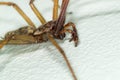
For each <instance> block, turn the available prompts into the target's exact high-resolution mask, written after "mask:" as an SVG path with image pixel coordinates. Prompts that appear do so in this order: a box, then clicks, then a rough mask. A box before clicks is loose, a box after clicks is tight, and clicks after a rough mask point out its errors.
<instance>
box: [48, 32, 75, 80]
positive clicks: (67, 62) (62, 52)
mask: <svg viewBox="0 0 120 80" xmlns="http://www.w3.org/2000/svg"><path fill="white" fill-rule="evenodd" d="M47 35H48V38H49V40H50V41H51V42H52V44H53V45H54V46H55V47H56V48H57V49H58V50H59V51H60V53H61V54H62V56H63V58H64V60H65V62H66V64H67V66H68V68H69V70H70V72H71V74H72V76H73V78H74V80H77V77H76V75H75V73H74V71H73V69H72V66H71V65H70V62H69V60H68V58H67V56H66V54H65V52H64V50H63V49H62V48H61V47H60V46H59V45H58V43H57V42H56V41H55V40H54V38H53V37H52V36H51V35H50V34H47Z"/></svg>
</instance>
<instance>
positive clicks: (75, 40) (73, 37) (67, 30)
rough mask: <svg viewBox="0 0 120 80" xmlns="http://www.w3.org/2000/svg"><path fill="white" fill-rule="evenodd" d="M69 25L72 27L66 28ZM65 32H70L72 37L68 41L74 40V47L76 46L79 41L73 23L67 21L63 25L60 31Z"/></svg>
mask: <svg viewBox="0 0 120 80" xmlns="http://www.w3.org/2000/svg"><path fill="white" fill-rule="evenodd" d="M69 27H72V30H71V29H68V28H69ZM65 32H69V33H71V35H72V38H71V39H70V42H71V41H74V42H75V47H76V46H77V45H78V42H79V41H78V34H77V30H76V27H75V24H74V23H72V22H69V23H67V24H66V25H65V26H64V29H63V31H62V33H65Z"/></svg>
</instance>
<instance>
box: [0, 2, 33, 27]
mask: <svg viewBox="0 0 120 80" xmlns="http://www.w3.org/2000/svg"><path fill="white" fill-rule="evenodd" d="M0 5H7V6H13V8H15V9H16V11H17V12H18V13H19V14H20V15H21V16H22V17H23V18H24V20H25V21H26V22H27V23H28V24H29V25H30V26H32V27H34V28H35V25H34V23H33V22H32V21H31V20H30V18H29V17H28V16H27V15H26V14H25V13H24V12H23V11H22V10H21V9H20V7H19V6H18V5H17V4H15V3H12V2H0Z"/></svg>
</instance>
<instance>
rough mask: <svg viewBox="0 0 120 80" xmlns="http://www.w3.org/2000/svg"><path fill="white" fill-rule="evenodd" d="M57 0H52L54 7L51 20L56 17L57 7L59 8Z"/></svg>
mask: <svg viewBox="0 0 120 80" xmlns="http://www.w3.org/2000/svg"><path fill="white" fill-rule="evenodd" d="M58 1H59V0H53V3H54V7H53V20H56V19H58V8H59V5H58Z"/></svg>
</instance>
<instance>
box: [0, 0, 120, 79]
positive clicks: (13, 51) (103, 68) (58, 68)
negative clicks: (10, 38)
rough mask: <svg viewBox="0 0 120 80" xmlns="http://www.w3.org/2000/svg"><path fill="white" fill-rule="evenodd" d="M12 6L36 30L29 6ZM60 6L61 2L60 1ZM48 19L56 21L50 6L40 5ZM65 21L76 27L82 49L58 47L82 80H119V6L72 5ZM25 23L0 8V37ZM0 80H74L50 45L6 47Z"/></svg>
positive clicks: (93, 1)
mask: <svg viewBox="0 0 120 80" xmlns="http://www.w3.org/2000/svg"><path fill="white" fill-rule="evenodd" d="M0 1H13V2H15V3H16V4H18V5H19V6H21V8H22V9H23V10H24V12H25V13H27V15H28V16H29V17H30V18H31V19H32V20H33V21H34V23H35V24H36V25H37V26H38V25H40V23H39V21H38V19H37V18H36V16H35V15H34V14H33V12H32V11H31V9H30V7H29V5H28V3H29V0H0ZM60 1H61V0H60ZM35 4H36V5H37V7H38V8H39V10H40V11H41V12H42V13H43V16H44V17H45V19H47V20H50V19H51V16H52V2H51V0H36V2H35ZM67 12H73V14H67V21H66V22H68V21H72V22H74V23H75V24H76V26H77V29H78V33H79V38H80V44H79V45H78V47H76V48H75V47H74V45H73V43H69V42H68V39H67V40H65V41H62V42H61V41H58V43H59V44H60V45H61V47H62V48H63V49H64V50H65V52H66V55H67V56H68V59H69V61H70V62H71V65H72V67H73V69H74V71H75V73H76V75H77V78H78V80H120V76H119V75H120V0H79V1H78V0H70V3H69V7H68V10H67ZM23 25H27V23H26V22H25V21H24V20H23V19H22V18H21V16H19V14H18V13H17V12H16V11H15V10H14V9H13V8H12V7H5V6H0V36H3V34H5V33H6V32H8V31H10V30H14V29H17V28H19V27H21V26H23ZM0 80H73V79H72V76H71V73H70V72H69V70H68V68H67V66H66V64H65V62H64V60H63V58H62V57H61V55H60V54H59V52H58V51H57V50H56V48H55V47H54V46H53V45H52V44H51V43H50V42H47V43H42V44H38V45H24V46H5V47H4V48H2V49H1V50H0Z"/></svg>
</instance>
